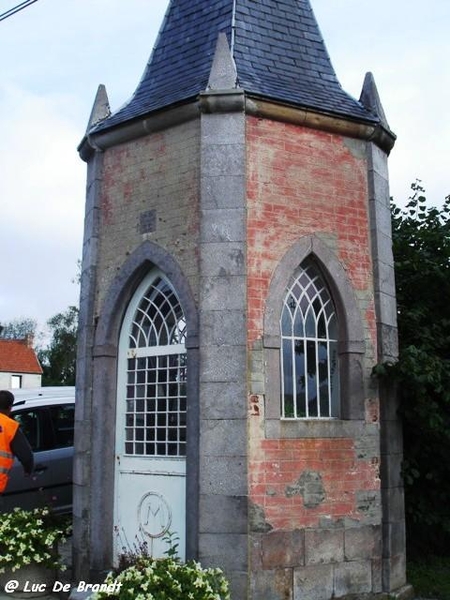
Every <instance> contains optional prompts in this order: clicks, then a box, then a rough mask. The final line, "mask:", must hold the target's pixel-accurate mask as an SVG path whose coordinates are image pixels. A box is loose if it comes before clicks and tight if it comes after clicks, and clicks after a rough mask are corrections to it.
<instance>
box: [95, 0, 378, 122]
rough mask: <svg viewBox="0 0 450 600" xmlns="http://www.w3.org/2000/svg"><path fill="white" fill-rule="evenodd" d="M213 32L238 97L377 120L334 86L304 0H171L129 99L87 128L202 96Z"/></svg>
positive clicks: (213, 49)
mask: <svg viewBox="0 0 450 600" xmlns="http://www.w3.org/2000/svg"><path fill="white" fill-rule="evenodd" d="M220 32H224V33H225V34H226V35H227V38H228V43H229V45H230V48H231V52H232V55H233V58H234V61H235V64H236V70H237V75H238V84H239V86H240V87H241V88H243V89H244V90H245V91H246V93H248V94H250V95H255V96H258V97H263V98H267V99H271V100H274V101H278V102H283V103H288V104H290V105H294V106H301V107H306V108H312V109H315V110H318V111H320V112H327V113H331V114H336V115H342V116H344V117H349V118H352V119H357V120H361V119H362V120H364V121H370V122H374V121H375V122H377V121H378V118H377V116H375V115H374V114H373V113H371V112H370V111H369V110H368V109H367V108H365V107H364V106H363V104H361V103H360V102H358V101H357V100H356V99H354V98H353V97H351V96H350V95H349V94H347V93H346V92H345V91H344V90H343V89H342V87H341V85H340V83H339V81H338V79H337V77H336V74H335V71H334V69H333V66H332V64H331V61H330V57H329V55H328V52H327V49H326V47H325V43H324V40H323V38H322V34H321V33H320V30H319V27H318V24H317V21H316V19H315V16H314V14H313V11H312V8H311V4H310V2H309V0H171V2H170V4H169V7H168V9H167V12H166V15H165V18H164V21H163V24H162V26H161V29H160V33H159V36H158V39H157V41H156V44H155V47H154V49H153V52H152V55H151V56H150V60H149V62H148V64H147V67H146V69H145V72H144V74H143V77H142V79H141V81H140V83H139V85H138V87H137V89H136V91H135V93H134V95H133V96H132V98H131V99H130V101H129V102H128V103H127V104H126V105H125V106H124V107H122V108H121V109H120V110H118V111H117V112H116V113H113V114H112V115H111V116H109V117H108V118H106V119H105V120H104V121H103V122H101V123H100V124H98V125H97V126H96V127H94V131H98V130H104V129H106V128H109V127H112V126H115V125H118V124H120V123H122V122H125V121H128V120H131V119H134V118H137V117H140V116H142V115H145V114H147V113H150V112H152V111H155V110H159V109H161V108H164V107H168V106H171V105H174V104H177V103H180V102H184V101H187V100H191V99H193V98H195V97H196V96H197V95H198V94H199V93H200V92H202V91H204V90H205V89H206V87H207V84H208V77H209V73H210V69H211V64H212V59H213V55H214V51H215V47H216V43H217V38H218V34H219V33H220Z"/></svg>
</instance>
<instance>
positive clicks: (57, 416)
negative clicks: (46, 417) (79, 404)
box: [50, 404, 75, 448]
mask: <svg viewBox="0 0 450 600" xmlns="http://www.w3.org/2000/svg"><path fill="white" fill-rule="evenodd" d="M50 418H51V420H52V424H53V431H54V434H55V447H56V448H66V447H68V446H73V428H74V418H75V407H74V406H73V405H70V404H66V405H64V404H63V405H61V406H51V407H50Z"/></svg>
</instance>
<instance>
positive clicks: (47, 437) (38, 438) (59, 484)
mask: <svg viewBox="0 0 450 600" xmlns="http://www.w3.org/2000/svg"><path fill="white" fill-rule="evenodd" d="M10 391H11V392H12V393H13V394H14V398H15V401H14V404H13V408H12V417H13V418H14V419H16V421H18V422H19V423H20V426H21V428H22V431H23V432H24V434H25V435H26V436H27V438H28V441H29V442H30V445H31V447H32V449H33V452H34V461H35V470H34V473H33V474H32V475H31V476H24V473H23V468H22V465H21V464H20V463H19V462H18V461H17V459H16V460H15V462H14V465H13V468H12V469H11V471H10V478H9V482H8V485H7V487H6V490H5V492H4V494H3V496H2V501H1V503H0V510H1V511H3V512H6V511H9V510H12V509H13V508H14V507H15V506H18V507H20V508H25V509H30V508H35V507H37V506H51V507H53V508H54V510H55V511H57V512H60V513H69V512H71V510H72V467H73V432H74V421H75V388H74V387H69V386H67V387H66V386H63V387H42V388H34V389H14V390H10Z"/></svg>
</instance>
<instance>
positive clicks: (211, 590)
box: [93, 556, 230, 600]
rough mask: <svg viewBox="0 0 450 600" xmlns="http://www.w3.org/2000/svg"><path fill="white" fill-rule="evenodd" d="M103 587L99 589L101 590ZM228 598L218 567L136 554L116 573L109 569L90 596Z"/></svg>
mask: <svg viewBox="0 0 450 600" xmlns="http://www.w3.org/2000/svg"><path fill="white" fill-rule="evenodd" d="M102 590H103V591H102ZM106 598H117V599H118V600H229V598H230V594H229V590H228V582H227V580H226V579H225V577H224V576H223V573H222V571H221V570H220V569H204V568H202V567H201V565H200V564H199V563H198V562H195V561H189V562H187V563H182V562H181V561H180V560H178V559H177V558H173V557H166V558H159V559H157V558H151V557H149V556H140V557H138V558H136V561H135V563H134V564H133V565H131V566H128V567H127V568H125V569H124V570H123V571H121V572H120V573H118V574H114V573H110V574H109V575H108V576H107V578H106V579H105V582H104V584H103V586H102V588H101V589H100V590H99V591H97V592H96V593H95V594H94V596H93V600H103V599H106Z"/></svg>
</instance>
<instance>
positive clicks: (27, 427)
mask: <svg viewBox="0 0 450 600" xmlns="http://www.w3.org/2000/svg"><path fill="white" fill-rule="evenodd" d="M14 419H15V420H16V421H17V422H18V423H19V425H20V428H21V429H22V431H23V433H24V434H25V435H26V436H27V438H28V441H29V442H30V446H31V447H32V449H33V451H34V452H39V451H40V450H45V449H46V448H47V447H48V440H46V439H45V437H46V436H45V435H44V431H45V428H44V424H45V414H44V412H43V411H42V410H40V409H30V410H23V411H20V412H16V413H14Z"/></svg>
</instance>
